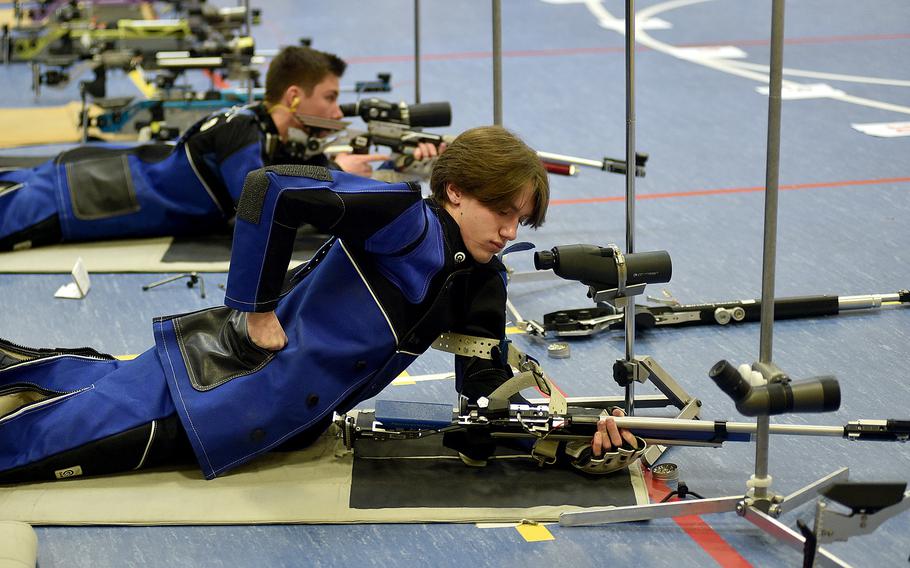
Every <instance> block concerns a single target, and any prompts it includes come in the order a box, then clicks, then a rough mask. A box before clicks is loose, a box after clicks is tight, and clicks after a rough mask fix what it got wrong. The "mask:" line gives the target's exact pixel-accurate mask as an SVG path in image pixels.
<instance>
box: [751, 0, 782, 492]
mask: <svg viewBox="0 0 910 568" xmlns="http://www.w3.org/2000/svg"><path fill="white" fill-rule="evenodd" d="M783 61H784V0H773V2H772V8H771V66H770V71H769V75H768V79H769V84H768V87H769V88H768V157H767V162H766V165H765V241H764V254H763V256H762V290H761V301H762V305H761V337H760V342H759V344H760V346H759V362H760V363H763V364H769V365H770V364H771V346H772V337H773V330H774V267H775V263H776V259H777V195H778V174H779V173H780V107H781V104H780V103H781V99H780V93H781V87H782V84H783ZM757 423H758V428H757V431H756V444H755V478H756V479H763V478H767V476H768V438H769V430H770V424H771V420H770V418H769V417H767V416H761V417H759V418H758V421H757ZM767 493H768V491H767V487H764V486H762V485H759V486H757V487H756V488H755V492H754V495H755V497H756V498H758V499H763V498H765V497H766V496H767Z"/></svg>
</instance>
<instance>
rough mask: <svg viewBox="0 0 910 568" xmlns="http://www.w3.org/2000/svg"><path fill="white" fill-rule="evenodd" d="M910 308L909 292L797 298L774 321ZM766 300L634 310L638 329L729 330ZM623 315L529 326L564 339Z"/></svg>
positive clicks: (553, 317) (570, 315)
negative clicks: (719, 327) (900, 306)
mask: <svg viewBox="0 0 910 568" xmlns="http://www.w3.org/2000/svg"><path fill="white" fill-rule="evenodd" d="M907 303H910V290H898V291H897V292H896V293H893V294H867V295H857V296H834V295H829V294H823V295H817V296H793V297H786V298H778V299H776V300H775V301H774V319H777V320H783V319H797V318H809V317H817V316H829V315H837V314H840V313H842V312H846V311H854V310H874V309H878V308H881V307H883V306H886V305H897V304H907ZM760 316H761V300H759V299H751V300H731V301H726V302H710V303H701V304H679V303H677V302H672V303H669V304H665V305H661V306H644V305H636V306H635V326H636V329H650V328H654V327H663V326H672V327H677V326H694V325H730V324H734V323H739V322H754V321H759V319H760ZM623 317H624V314H623V313H622V311H621V310H619V309H617V308H615V307H613V306H611V305H609V304H606V305H604V306H598V307H594V308H581V309H573V310H559V311H555V312H550V313H548V314H545V315H544V320H543V326H541V325H540V324H539V323H536V322H526V323H527V324H528V325H527V327H528V330H529V332H530V333H533V334H535V335H546V334H547V333H555V334H556V335H557V336H559V337H577V336H588V335H595V334H598V333H600V332H602V331H605V330H615V329H622V328H623V325H624V324H623Z"/></svg>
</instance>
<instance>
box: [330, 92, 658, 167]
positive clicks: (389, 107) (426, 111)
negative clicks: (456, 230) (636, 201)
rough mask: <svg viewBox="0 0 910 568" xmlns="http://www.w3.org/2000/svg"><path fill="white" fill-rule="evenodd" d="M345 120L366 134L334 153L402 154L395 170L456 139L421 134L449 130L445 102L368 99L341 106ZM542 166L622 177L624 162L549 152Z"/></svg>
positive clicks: (641, 158) (642, 159) (641, 161)
mask: <svg viewBox="0 0 910 568" xmlns="http://www.w3.org/2000/svg"><path fill="white" fill-rule="evenodd" d="M341 111H342V113H344V115H345V116H359V117H360V118H362V119H363V121H364V122H366V123H367V132H365V133H362V134H358V135H355V136H354V137H353V138H352V139H351V141H350V144H349V146H346V147H335V148H334V151H335V152H341V151H348V152H353V153H355V154H364V153H367V152H368V151H369V148H370V147H372V146H384V147H387V148H390V149H391V150H392V151H393V152H395V153H398V154H402V155H403V158H401V159H400V160H399V162H401V163H397V164H396V167H398V168H401V167H407V166H408V165H410V163H412V162H413V158H411V157H410V155H411V154H413V151H414V149H415V148H417V146H418V145H419V144H421V143H429V144H433V145H434V146H437V147H438V146H439V145H440V144H442V143H449V142H451V141H452V140H454V139H455V137H454V136H450V135H441V134H433V133H430V132H424V131H423V130H421V128H423V127H438V126H449V125H450V124H451V123H452V108H451V106H450V105H449V103H447V102H436V103H421V104H414V105H408V104H407V103H404V102H400V103H392V102H388V101H384V100H382V99H378V98H369V99H363V100H360V101H357V102H355V103H348V104H343V105H341ZM537 155H538V156H539V157H540V159H541V162H543V164H544V167H545V168H546V169H547V171H548V172H550V173H552V174H558V175H565V176H572V175H575V174H576V173H577V169H576V166H588V167H596V168H598V169H601V170H603V171H607V172H613V173H620V174H625V172H626V162H625V161H623V160H617V159H614V158H603V160H590V159H586V158H576V157H573V156H566V155H564V154H553V153H550V152H537ZM647 161H648V155H647V154H641V153H639V154H636V159H635V175H636V176H639V177H643V176H644V175H645V169H644V166H645V163H646V162H647Z"/></svg>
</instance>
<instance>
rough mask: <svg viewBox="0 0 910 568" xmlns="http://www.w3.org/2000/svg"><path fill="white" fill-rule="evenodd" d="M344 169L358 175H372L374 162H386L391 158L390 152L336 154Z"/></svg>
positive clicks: (337, 162)
mask: <svg viewBox="0 0 910 568" xmlns="http://www.w3.org/2000/svg"><path fill="white" fill-rule="evenodd" d="M333 159H334V160H335V163H336V164H338V167H340V168H341V169H342V170H344V171H346V172H347V173H349V174H354V175H357V176H364V177H370V175H371V174H372V173H373V166H371V165H370V163H372V162H384V161H386V160H388V159H389V155H388V154H347V153H341V154H336V155H335V157H334V158H333Z"/></svg>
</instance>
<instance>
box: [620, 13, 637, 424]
mask: <svg viewBox="0 0 910 568" xmlns="http://www.w3.org/2000/svg"><path fill="white" fill-rule="evenodd" d="M626 164H631V166H627V167H626V254H632V253H633V252H635V167H634V164H635V0H626ZM625 310H626V317H625V318H623V320H624V321H625V325H626V328H625V329H626V361H629V362H632V360H633V359H634V357H635V301H634V298H630V299H629V302H628V303H627V304H626V307H625ZM630 315H631V316H632V317H628V316H630ZM625 396H626V401H625V406H626V414H627V415H628V416H632V415H633V414H634V413H635V381H634V380H633V381H630V382H629V384H628V385H626V395H625Z"/></svg>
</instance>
